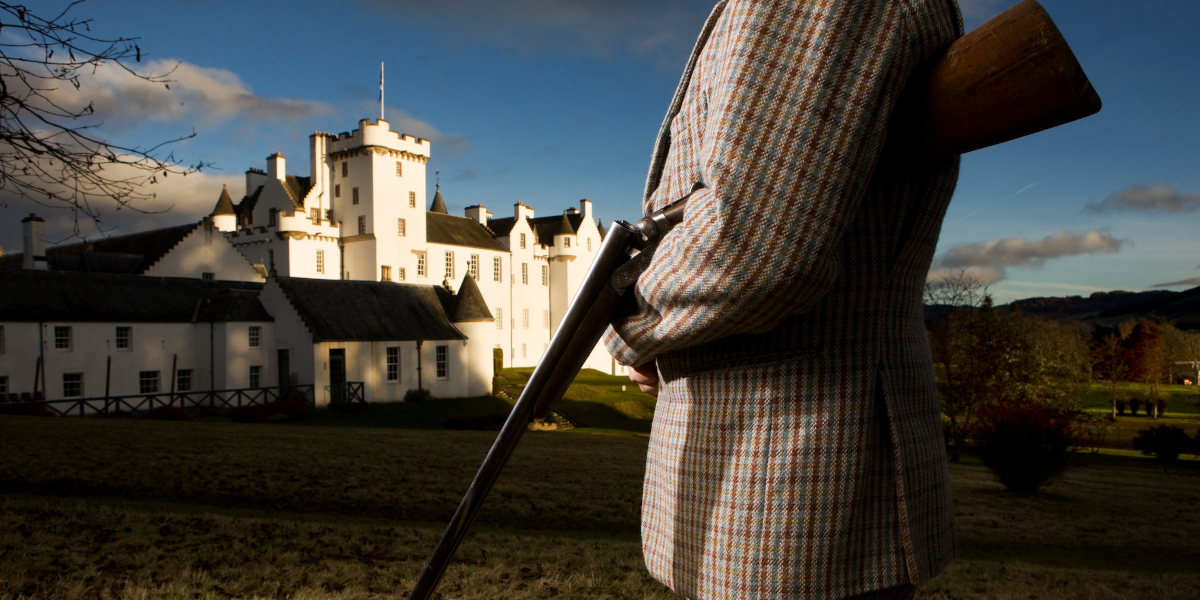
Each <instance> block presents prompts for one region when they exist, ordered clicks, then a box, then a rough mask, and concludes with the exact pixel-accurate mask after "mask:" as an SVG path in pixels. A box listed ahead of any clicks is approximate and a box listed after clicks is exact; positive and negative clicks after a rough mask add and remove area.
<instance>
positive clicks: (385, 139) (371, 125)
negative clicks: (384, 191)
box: [314, 119, 430, 160]
mask: <svg viewBox="0 0 1200 600" xmlns="http://www.w3.org/2000/svg"><path fill="white" fill-rule="evenodd" d="M314 135H317V134H314ZM320 135H325V136H327V137H328V138H329V152H330V154H334V153H342V152H348V151H351V150H356V149H358V148H363V147H367V148H380V149H387V150H392V151H395V152H398V153H400V154H401V155H411V156H414V157H416V156H421V157H424V158H425V159H426V160H428V158H429V155H430V143H429V140H426V139H423V138H418V137H414V136H411V135H408V134H406V133H400V132H397V131H392V129H391V127H390V126H389V124H388V122H387V121H385V120H383V119H376V120H375V121H374V122H372V121H371V119H361V120H359V122H358V129H355V130H354V131H351V132H343V133H339V134H337V135H336V136H333V135H330V134H320Z"/></svg>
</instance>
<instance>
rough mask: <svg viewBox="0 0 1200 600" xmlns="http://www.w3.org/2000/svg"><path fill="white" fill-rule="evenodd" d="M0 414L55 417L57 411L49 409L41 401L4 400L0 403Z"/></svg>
mask: <svg viewBox="0 0 1200 600" xmlns="http://www.w3.org/2000/svg"><path fill="white" fill-rule="evenodd" d="M0 415H14V416H19V417H57V416H58V413H56V412H54V411H53V410H50V407H49V406H46V404H45V403H43V402H32V401H26V402H4V403H0Z"/></svg>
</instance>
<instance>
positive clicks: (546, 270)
mask: <svg viewBox="0 0 1200 600" xmlns="http://www.w3.org/2000/svg"><path fill="white" fill-rule="evenodd" d="M542 285H550V266H549V265H542Z"/></svg>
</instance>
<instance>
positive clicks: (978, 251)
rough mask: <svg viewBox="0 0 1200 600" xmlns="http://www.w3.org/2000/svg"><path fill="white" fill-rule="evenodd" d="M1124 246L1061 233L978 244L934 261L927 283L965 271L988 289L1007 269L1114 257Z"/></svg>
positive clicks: (1097, 236) (1095, 235)
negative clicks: (1058, 260)
mask: <svg viewBox="0 0 1200 600" xmlns="http://www.w3.org/2000/svg"><path fill="white" fill-rule="evenodd" d="M1124 243H1126V242H1125V241H1124V240H1118V239H1116V238H1114V237H1112V236H1110V235H1108V234H1107V233H1102V232H1099V231H1085V232H1082V233H1073V232H1070V231H1059V232H1056V233H1054V234H1052V235H1049V236H1047V237H1045V238H1043V239H1041V240H1036V241H1032V242H1031V241H1029V240H1028V239H1026V238H1024V237H1011V238H1005V239H1002V240H987V241H983V242H975V243H973V244H966V245H963V246H956V247H954V248H950V249H949V250H947V251H946V252H945V253H944V254H943V255H942V256H941V257H940V258H938V259H936V260H935V261H934V264H933V267H932V268H930V270H929V275H928V276H927V278H926V280H927V281H930V282H936V281H941V280H943V279H945V278H946V277H948V276H950V275H954V274H957V273H958V272H960V271H963V270H966V272H967V273H969V274H970V275H972V276H974V277H975V278H977V279H978V280H979V281H981V282H982V283H984V284H985V285H991V284H994V283H997V282H999V281H1001V280H1003V279H1004V278H1005V276H1006V269H1007V268H1008V267H1025V268H1040V267H1041V266H1042V265H1044V264H1045V263H1046V261H1047V260H1052V259H1055V258H1062V257H1066V256H1077V255H1080V254H1095V253H1097V252H1105V253H1113V252H1117V251H1119V250H1120V248H1121V246H1122V245H1123V244H1124Z"/></svg>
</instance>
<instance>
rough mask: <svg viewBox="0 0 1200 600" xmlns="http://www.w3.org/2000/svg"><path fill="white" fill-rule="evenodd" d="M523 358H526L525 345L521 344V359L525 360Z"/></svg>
mask: <svg viewBox="0 0 1200 600" xmlns="http://www.w3.org/2000/svg"><path fill="white" fill-rule="evenodd" d="M525 357H526V354H525V344H521V358H525Z"/></svg>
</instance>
